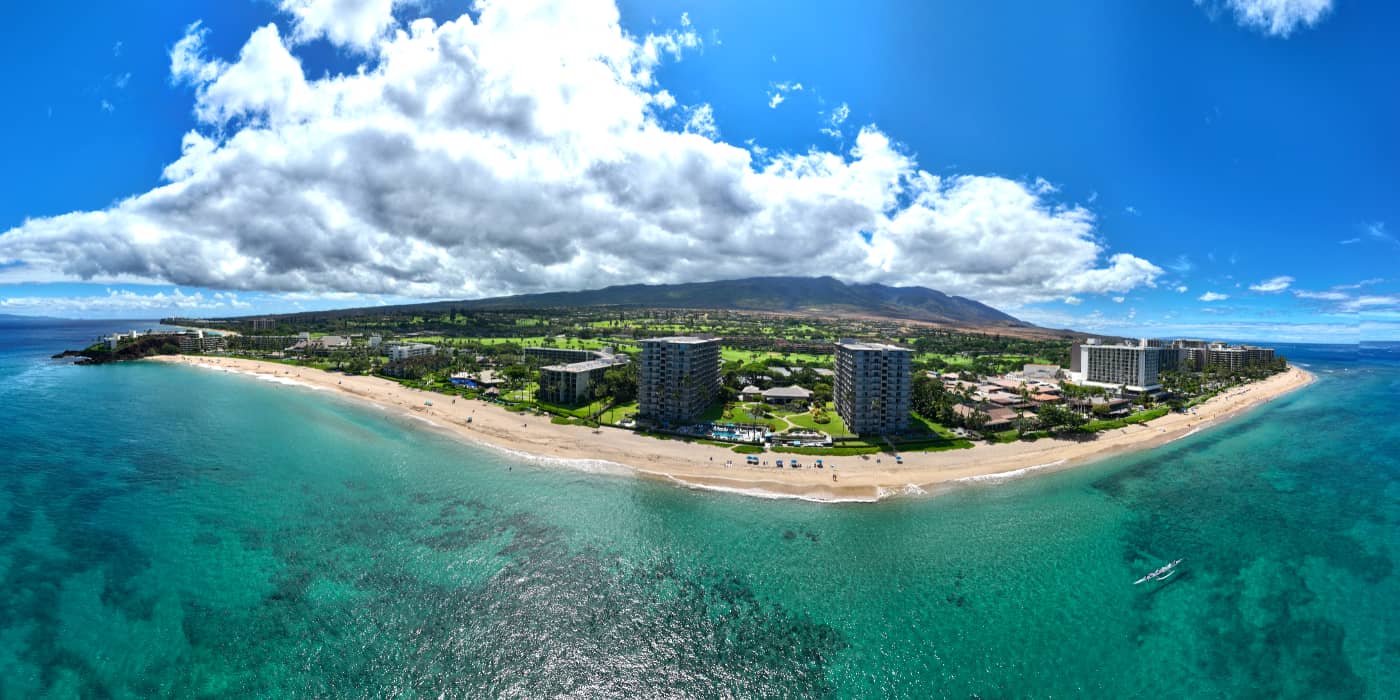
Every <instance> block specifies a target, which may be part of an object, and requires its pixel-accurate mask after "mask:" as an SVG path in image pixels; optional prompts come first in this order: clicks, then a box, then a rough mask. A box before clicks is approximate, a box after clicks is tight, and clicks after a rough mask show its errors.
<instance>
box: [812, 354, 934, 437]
mask: <svg viewBox="0 0 1400 700" xmlns="http://www.w3.org/2000/svg"><path fill="white" fill-rule="evenodd" d="M913 354H914V353H913V352H912V351H910V350H908V349H907V348H901V347H897V346H894V345H885V344H882V343H860V342H855V341H851V340H843V341H841V342H839V343H837V344H836V383H835V384H834V386H833V387H832V394H833V398H834V399H835V402H836V414H837V415H839V416H841V420H843V421H845V422H846V428H847V429H848V430H850V431H851V432H853V433H855V434H857V435H886V434H895V433H902V432H904V431H906V430H908V429H909V401H910V395H911V393H912V385H913V379H912V376H911V375H910V362H911V361H912V358H913Z"/></svg>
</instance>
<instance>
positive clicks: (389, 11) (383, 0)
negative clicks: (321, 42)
mask: <svg viewBox="0 0 1400 700" xmlns="http://www.w3.org/2000/svg"><path fill="white" fill-rule="evenodd" d="M405 4H410V3H408V2H404V0H279V2H278V3H277V5H278V7H279V8H280V9H281V10H282V11H283V12H286V13H287V14H289V15H291V17H292V39H293V40H294V41H296V42H305V41H311V40H314V39H321V38H325V39H326V40H327V41H329V42H331V43H332V44H336V45H338V46H344V47H346V48H350V49H354V50H356V51H361V52H365V53H368V52H370V51H372V50H373V49H374V47H375V46H376V44H377V42H378V41H379V40H380V39H382V38H383V37H384V36H385V35H387V34H388V33H389V31H390V29H391V28H392V27H393V26H394V7H395V6H396V5H405Z"/></svg>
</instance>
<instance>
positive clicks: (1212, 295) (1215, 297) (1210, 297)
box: [1198, 292, 1230, 301]
mask: <svg viewBox="0 0 1400 700" xmlns="http://www.w3.org/2000/svg"><path fill="white" fill-rule="evenodd" d="M1198 298H1199V299H1200V300H1201V301H1225V300H1226V299H1229V298H1230V295H1229V294H1218V293H1216V292H1206V293H1205V294H1202V295H1201V296H1200V297H1198Z"/></svg>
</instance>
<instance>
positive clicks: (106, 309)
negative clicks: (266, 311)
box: [0, 288, 252, 316]
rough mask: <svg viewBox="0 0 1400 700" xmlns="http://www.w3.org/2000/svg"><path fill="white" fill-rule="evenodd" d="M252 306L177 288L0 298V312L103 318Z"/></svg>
mask: <svg viewBox="0 0 1400 700" xmlns="http://www.w3.org/2000/svg"><path fill="white" fill-rule="evenodd" d="M251 306H252V305H251V304H249V303H247V302H245V301H242V300H240V299H239V298H238V295H237V294H234V293H228V292H220V293H215V294H214V295H212V296H205V295H204V293H203V292H194V293H193V294H186V293H185V292H183V291H181V290H180V289H179V288H175V289H173V290H171V291H169V292H153V293H151V294H141V293H140V292H134V291H131V290H127V289H107V290H106V294H105V295H97V296H70V297H52V296H32V295H31V296H17V297H0V309H3V310H5V311H16V312H20V313H29V314H44V315H60V316H62V315H67V314H81V315H85V316H86V315H106V314H111V313H113V312H118V313H138V312H140V313H147V312H160V311H166V312H182V313H189V312H192V311H201V312H204V311H223V312H225V313H236V312H238V311H241V310H244V309H248V308H250V307H251Z"/></svg>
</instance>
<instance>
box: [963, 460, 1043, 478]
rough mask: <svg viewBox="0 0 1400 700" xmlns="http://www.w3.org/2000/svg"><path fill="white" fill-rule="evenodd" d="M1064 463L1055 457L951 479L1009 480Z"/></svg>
mask: <svg viewBox="0 0 1400 700" xmlns="http://www.w3.org/2000/svg"><path fill="white" fill-rule="evenodd" d="M1064 463H1065V460H1063V459H1057V460H1055V461H1053V462H1046V463H1045V464H1032V465H1031V466H1029V467H1022V468H1020V469H1013V470H1011V471H1009V472H996V473H994V474H978V475H976V476H965V477H963V478H961V479H954V480H953V481H959V482H966V483H976V482H982V481H993V482H995V481H1006V480H1009V479H1015V478H1018V477H1022V476H1025V475H1027V474H1030V473H1032V472H1038V471H1040V470H1042V469H1050V468H1052V467H1058V466H1060V465H1062V464H1064Z"/></svg>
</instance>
